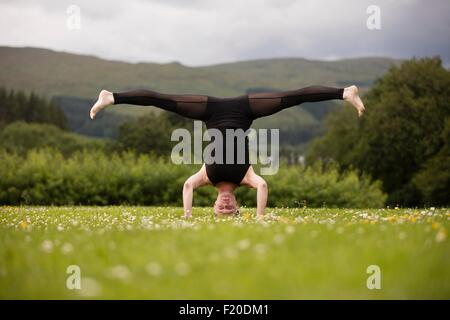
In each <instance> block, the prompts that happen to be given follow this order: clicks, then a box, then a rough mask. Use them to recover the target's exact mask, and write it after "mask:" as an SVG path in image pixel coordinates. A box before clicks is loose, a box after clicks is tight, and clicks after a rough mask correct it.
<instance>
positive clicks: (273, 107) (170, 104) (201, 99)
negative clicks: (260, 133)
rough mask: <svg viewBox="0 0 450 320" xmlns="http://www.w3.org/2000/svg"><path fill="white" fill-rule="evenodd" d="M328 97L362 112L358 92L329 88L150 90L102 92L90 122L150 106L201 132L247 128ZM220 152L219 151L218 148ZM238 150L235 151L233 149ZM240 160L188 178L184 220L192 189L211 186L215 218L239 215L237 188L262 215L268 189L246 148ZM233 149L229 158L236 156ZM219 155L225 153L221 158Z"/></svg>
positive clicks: (189, 209) (213, 165) (206, 167)
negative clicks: (251, 195) (113, 108)
mask: <svg viewBox="0 0 450 320" xmlns="http://www.w3.org/2000/svg"><path fill="white" fill-rule="evenodd" d="M332 99H340V100H346V101H348V102H349V103H351V104H352V105H353V106H354V107H355V108H356V110H357V112H358V116H361V115H362V114H363V112H364V105H363V103H362V101H361V99H360V97H359V95H358V88H357V87H356V86H350V87H347V88H332V87H324V86H309V87H305V88H301V89H297V90H292V91H283V92H264V93H250V94H247V95H241V96H238V97H233V98H217V97H213V96H207V95H194V94H166V93H160V92H156V91H151V90H133V91H127V92H121V93H112V92H109V91H107V90H102V91H101V92H100V94H99V98H98V100H97V102H96V103H95V104H94V106H93V107H92V109H91V111H90V117H91V119H94V117H95V115H96V114H97V113H98V112H99V111H100V110H102V109H103V108H105V107H106V106H109V105H112V104H132V105H141V106H155V107H158V108H161V109H164V110H168V111H172V112H175V113H177V114H179V115H181V116H184V117H187V118H190V119H195V120H201V121H203V122H205V124H206V127H207V129H212V128H214V129H218V130H220V131H221V132H225V130H226V129H242V130H244V131H246V130H247V129H249V128H250V125H251V124H252V122H253V120H255V119H257V118H260V117H266V116H270V115H272V114H274V113H277V112H279V111H281V110H283V109H286V108H289V107H292V106H296V105H299V104H301V103H303V102H316V101H325V100H332ZM224 151H225V150H224ZM238 151H239V150H238ZM244 152H245V162H244V163H237V162H236V161H235V162H234V163H232V164H230V163H225V161H223V163H211V164H203V166H202V167H201V169H200V170H199V171H198V172H197V173H195V174H194V175H192V176H191V177H189V178H188V179H187V180H186V182H185V183H184V186H183V207H184V213H185V216H187V217H190V216H191V215H192V197H193V190H194V189H195V188H198V187H201V186H203V185H207V184H212V185H214V186H215V187H216V188H217V191H218V195H217V200H216V201H215V203H214V212H215V213H216V215H223V214H236V213H238V212H239V208H238V204H237V201H236V198H235V196H234V193H233V192H234V190H235V189H236V188H238V187H239V186H247V187H250V188H256V189H257V196H256V198H257V214H258V216H260V215H263V214H264V209H265V207H266V204H267V196H268V188H267V184H266V182H265V181H264V179H263V178H262V177H260V176H259V175H257V174H256V173H255V172H254V171H253V168H252V166H251V164H250V163H249V159H248V145H246V147H245V150H244ZM236 153H237V152H236V150H235V155H236ZM223 156H224V157H225V154H224V155H223Z"/></svg>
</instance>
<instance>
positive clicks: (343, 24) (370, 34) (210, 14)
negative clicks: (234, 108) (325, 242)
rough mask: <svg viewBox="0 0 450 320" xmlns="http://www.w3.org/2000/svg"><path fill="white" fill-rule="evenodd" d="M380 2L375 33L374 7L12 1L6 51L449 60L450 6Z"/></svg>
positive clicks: (5, 14) (6, 16)
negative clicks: (369, 22) (69, 23)
mask: <svg viewBox="0 0 450 320" xmlns="http://www.w3.org/2000/svg"><path fill="white" fill-rule="evenodd" d="M377 2H378V5H379V6H380V8H381V14H382V16H381V18H382V30H378V31H369V30H367V28H366V18H367V14H366V8H367V6H368V5H370V4H372V2H371V1H368V0H363V1H361V0H347V1H333V0H327V1H317V0H305V1H298V0H297V1H296V0H264V1H261V0H253V1H250V0H246V1H242V0H227V1H219V0H209V1H208V0H194V1H182V0H164V1H163V0H154V1H145V0H129V1H116V2H114V3H112V2H111V1H106V0H103V1H88V0H74V1H70V0H64V1H50V0H43V1H39V3H37V2H35V1H31V0H30V1H26V0H19V1H12V0H8V1H5V0H3V1H2V2H1V3H0V12H2V19H1V20H0V45H11V46H35V47H45V48H51V49H55V50H63V51H69V52H76V53H84V54H94V55H97V56H100V57H103V58H108V59H116V60H126V61H134V62H136V61H151V62H171V61H180V62H182V63H184V64H187V65H207V64H213V63H220V62H228V61H234V60H243V59H257V58H268V57H287V56H289V57H293V56H297V57H306V58H310V59H337V58H341V57H355V56H362V55H365V56H367V55H371V56H373V55H377V56H380V55H381V56H392V57H404V58H408V57H411V56H413V55H416V56H422V55H437V54H440V55H441V56H443V58H444V59H445V60H446V61H447V62H448V61H450V43H449V42H450V41H449V40H448V34H450V22H449V20H448V16H449V14H450V2H448V1H447V0H435V1H433V2H432V3H431V2H427V1H425V0H423V1H418V0H409V1H407V0H404V1H391V0H379V1H377ZM70 4H74V5H78V6H79V7H80V9H81V29H80V30H72V31H71V30H69V29H67V27H66V19H67V13H66V9H67V7H68V6H69V5H70ZM427 4H429V6H428V7H427V6H426V5H427Z"/></svg>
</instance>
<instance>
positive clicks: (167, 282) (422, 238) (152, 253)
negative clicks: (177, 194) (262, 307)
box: [0, 206, 450, 299]
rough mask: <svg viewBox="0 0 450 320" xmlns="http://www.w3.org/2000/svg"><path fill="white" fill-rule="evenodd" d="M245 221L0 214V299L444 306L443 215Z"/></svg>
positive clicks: (447, 218) (299, 214)
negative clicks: (434, 302)
mask: <svg viewBox="0 0 450 320" xmlns="http://www.w3.org/2000/svg"><path fill="white" fill-rule="evenodd" d="M243 211H244V213H243V215H242V216H241V217H240V218H222V219H214V217H213V216H212V213H211V209H206V208H205V209H203V208H195V209H194V218H193V219H190V220H186V219H184V218H182V217H181V215H182V209H181V208H162V207H125V206H117V207H6V206H3V207H0V298H3V299H5V298H26V299H34V298H44V299H45V298H56V299H60V298H69V299H80V298H81V299H83V298H89V299H91V298H94V299H104V298H125V299H134V298H137V299H184V298H186V299H304V298H306V299H309V298H325V299H330V298H333V299H334V298H336V299H345V298H356V299H364V298H369V299H379V298H388V299H391V298H395V299H405V298H425V299H428V298H446V299H449V298H450V243H449V240H448V229H449V226H450V210H448V209H434V208H429V209H369V210H357V209H327V208H323V209H309V208H299V209H268V211H267V215H266V217H265V218H264V219H262V220H258V219H256V218H255V217H254V213H255V211H254V209H244V210H243ZM70 265H77V266H79V267H80V271H81V279H82V280H81V289H80V290H77V289H75V290H69V289H68V288H67V287H66V280H67V278H68V277H69V276H71V274H68V273H67V272H66V271H67V268H68V266H70ZM370 265H377V266H379V268H380V271H381V289H373V290H369V289H368V288H367V285H366V281H367V278H368V277H369V276H370V274H368V273H367V268H368V266H370Z"/></svg>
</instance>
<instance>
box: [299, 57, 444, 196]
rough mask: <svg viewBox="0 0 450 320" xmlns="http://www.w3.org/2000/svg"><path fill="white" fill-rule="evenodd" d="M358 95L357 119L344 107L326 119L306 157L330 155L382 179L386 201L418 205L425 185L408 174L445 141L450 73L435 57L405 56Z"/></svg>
mask: <svg viewBox="0 0 450 320" xmlns="http://www.w3.org/2000/svg"><path fill="white" fill-rule="evenodd" d="M363 100H364V103H365V105H366V113H365V116H364V117H363V118H362V119H356V117H355V116H354V114H350V113H349V108H344V110H341V111H339V112H338V113H337V114H335V115H332V116H331V117H330V118H329V119H328V121H327V133H326V134H325V136H323V137H322V138H320V139H318V140H316V141H315V142H313V144H312V146H311V147H310V149H309V151H308V160H309V161H313V160H314V159H317V158H322V159H330V158H331V159H334V160H336V161H337V162H338V163H339V164H340V165H341V166H342V168H347V167H350V166H354V167H357V168H358V169H360V170H362V171H364V172H367V173H369V174H371V175H372V177H373V178H375V179H380V180H381V181H382V182H383V189H384V191H386V192H387V193H388V194H389V197H388V199H387V203H388V204H402V205H420V204H423V201H424V199H423V198H422V197H423V196H424V194H423V192H424V189H423V188H420V186H418V184H417V183H414V182H413V181H412V178H413V176H414V175H415V174H416V173H417V172H418V171H419V170H421V169H422V167H423V165H424V163H426V162H427V160H429V159H431V158H433V157H434V156H436V155H437V154H438V153H439V152H440V150H441V149H442V148H443V146H444V145H445V141H444V139H443V137H442V132H443V130H444V127H445V123H446V119H448V118H449V117H450V72H449V71H448V70H446V69H445V68H443V67H442V61H441V60H440V58H424V59H412V60H410V61H405V62H404V63H402V64H401V65H400V66H399V67H396V66H393V67H391V69H390V70H389V71H388V72H387V73H386V75H385V76H383V77H382V78H380V79H378V80H377V81H376V82H375V84H374V86H373V88H372V89H371V90H370V91H369V92H368V93H367V94H366V95H365V96H364V98H363ZM352 111H353V110H352ZM430 165H431V164H430ZM433 167H434V166H433ZM419 180H420V179H419ZM447 198H448V199H449V198H450V197H447ZM447 201H450V200H447ZM447 203H448V202H447Z"/></svg>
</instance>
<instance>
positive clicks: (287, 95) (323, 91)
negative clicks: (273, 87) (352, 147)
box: [248, 86, 364, 119]
mask: <svg viewBox="0 0 450 320" xmlns="http://www.w3.org/2000/svg"><path fill="white" fill-rule="evenodd" d="M248 98H249V103H250V109H251V111H252V113H253V116H254V119H256V118H260V117H265V116H269V115H272V114H274V113H277V112H279V111H281V110H283V109H286V108H290V107H293V106H296V105H299V104H301V103H303V102H317V101H325V100H332V99H340V100H347V101H349V102H350V103H352V104H353V105H354V106H355V108H356V109H357V110H358V114H359V115H361V114H362V112H363V111H364V105H363V104H362V101H361V99H359V96H358V89H357V88H356V86H351V87H348V88H333V87H324V86H310V87H305V88H302V89H298V90H292V91H283V92H263V93H251V94H249V95H248Z"/></svg>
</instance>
